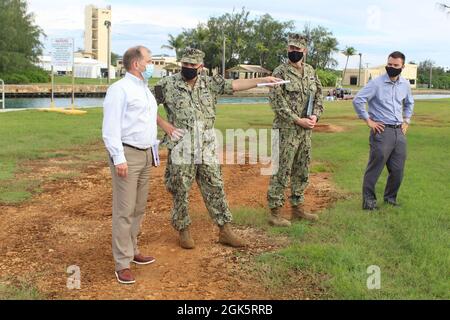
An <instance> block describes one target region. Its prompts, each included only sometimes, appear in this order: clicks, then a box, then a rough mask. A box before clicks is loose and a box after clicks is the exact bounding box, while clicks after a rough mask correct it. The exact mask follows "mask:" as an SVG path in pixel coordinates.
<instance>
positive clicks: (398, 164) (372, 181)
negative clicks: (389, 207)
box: [363, 127, 406, 202]
mask: <svg viewBox="0 0 450 320" xmlns="http://www.w3.org/2000/svg"><path fill="white" fill-rule="evenodd" d="M405 161H406V137H405V135H404V134H403V132H402V129H401V128H397V129H394V128H389V127H386V128H385V129H384V132H382V133H373V131H371V133H370V159H369V164H368V165H367V170H366V173H365V175H364V183H363V200H364V201H367V200H369V201H373V200H376V199H377V197H376V194H375V185H376V184H377V181H378V179H379V177H380V175H381V172H382V171H383V169H384V166H386V167H387V169H388V172H389V177H388V180H387V184H386V189H385V191H384V200H385V201H393V202H395V201H396V200H397V194H398V190H399V189H400V185H401V183H402V180H403V172H404V168H405Z"/></svg>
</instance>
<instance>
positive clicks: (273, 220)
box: [269, 208, 291, 227]
mask: <svg viewBox="0 0 450 320" xmlns="http://www.w3.org/2000/svg"><path fill="white" fill-rule="evenodd" d="M270 213H271V214H270V218H269V224H270V225H271V226H274V227H290V226H291V222H290V221H289V220H286V219H284V218H283V217H282V216H281V212H280V208H273V209H271V210H270Z"/></svg>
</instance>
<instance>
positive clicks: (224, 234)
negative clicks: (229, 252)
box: [219, 223, 247, 248]
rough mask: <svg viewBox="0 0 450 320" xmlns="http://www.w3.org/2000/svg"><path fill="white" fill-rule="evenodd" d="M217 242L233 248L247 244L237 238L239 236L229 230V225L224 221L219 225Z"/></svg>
mask: <svg viewBox="0 0 450 320" xmlns="http://www.w3.org/2000/svg"><path fill="white" fill-rule="evenodd" d="M219 242H220V243H221V244H223V245H226V246H230V247H233V248H242V247H245V246H247V244H246V243H245V242H244V241H243V240H241V239H239V237H238V236H237V235H236V234H235V233H234V232H233V231H232V230H231V225H230V224H229V223H226V224H225V225H224V226H223V227H220V233H219Z"/></svg>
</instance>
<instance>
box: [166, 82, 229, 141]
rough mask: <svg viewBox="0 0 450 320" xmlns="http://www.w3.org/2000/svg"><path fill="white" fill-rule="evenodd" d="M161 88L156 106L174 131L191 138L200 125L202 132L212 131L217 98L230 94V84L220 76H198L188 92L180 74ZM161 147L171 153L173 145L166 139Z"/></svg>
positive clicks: (187, 87)
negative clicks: (161, 108) (162, 110)
mask: <svg viewBox="0 0 450 320" xmlns="http://www.w3.org/2000/svg"><path fill="white" fill-rule="evenodd" d="M157 86H160V90H158V91H160V95H159V96H158V95H157V101H158V104H159V103H162V104H163V105H164V109H165V110H166V113H167V118H168V121H169V122H170V123H172V124H173V125H174V126H175V127H176V128H179V129H185V130H188V131H189V132H190V133H191V134H193V131H194V129H195V126H199V125H201V126H202V127H201V128H198V129H201V130H209V129H213V128H214V123H215V119H216V103H217V97H218V96H219V95H222V94H232V93H233V86H232V80H225V79H224V78H222V77H221V76H214V77H209V76H204V75H199V76H198V79H197V81H196V83H195V86H194V87H193V88H191V87H190V86H189V85H188V83H187V82H186V81H185V80H184V79H183V77H182V75H181V73H177V74H175V75H173V76H170V77H166V78H163V79H161V80H160V81H159V83H158V84H157ZM163 145H165V146H167V147H168V148H169V149H172V148H173V147H174V146H175V145H176V142H175V143H174V142H173V141H171V139H170V137H169V136H167V135H166V136H165V137H164V139H163Z"/></svg>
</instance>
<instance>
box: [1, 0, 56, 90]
mask: <svg viewBox="0 0 450 320" xmlns="http://www.w3.org/2000/svg"><path fill="white" fill-rule="evenodd" d="M0 30H1V31H0V78H1V79H3V80H5V82H6V83H29V82H48V79H49V75H48V74H47V73H46V72H45V71H43V70H42V69H40V68H38V67H36V66H35V63H36V62H37V61H38V57H39V56H40V55H41V54H42V43H41V41H40V38H41V36H44V32H43V30H42V29H41V28H40V27H39V26H37V25H35V24H34V16H33V14H29V13H27V2H26V1H24V0H0Z"/></svg>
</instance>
